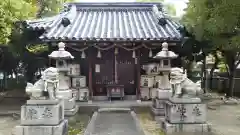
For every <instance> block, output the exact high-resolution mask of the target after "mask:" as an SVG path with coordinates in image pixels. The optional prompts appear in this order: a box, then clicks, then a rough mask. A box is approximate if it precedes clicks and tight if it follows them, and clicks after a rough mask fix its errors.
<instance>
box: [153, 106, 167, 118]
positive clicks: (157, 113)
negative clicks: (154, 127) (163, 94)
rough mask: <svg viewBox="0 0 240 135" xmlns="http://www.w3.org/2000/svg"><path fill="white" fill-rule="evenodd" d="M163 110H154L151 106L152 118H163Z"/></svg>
mask: <svg viewBox="0 0 240 135" xmlns="http://www.w3.org/2000/svg"><path fill="white" fill-rule="evenodd" d="M164 112H165V111H164V108H154V107H153V106H152V107H151V113H152V115H153V116H164V114H165V113H164Z"/></svg>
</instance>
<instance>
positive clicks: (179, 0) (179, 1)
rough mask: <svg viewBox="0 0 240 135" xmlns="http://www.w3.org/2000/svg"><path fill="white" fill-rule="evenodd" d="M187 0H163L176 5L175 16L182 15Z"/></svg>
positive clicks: (96, 0)
mask: <svg viewBox="0 0 240 135" xmlns="http://www.w3.org/2000/svg"><path fill="white" fill-rule="evenodd" d="M80 1H81V2H135V1H136V0H80ZM187 1H188V0H165V2H166V3H172V4H174V5H175V7H176V11H177V14H176V16H178V17H179V16H182V14H184V11H183V10H184V8H186V7H187V4H186V2H187Z"/></svg>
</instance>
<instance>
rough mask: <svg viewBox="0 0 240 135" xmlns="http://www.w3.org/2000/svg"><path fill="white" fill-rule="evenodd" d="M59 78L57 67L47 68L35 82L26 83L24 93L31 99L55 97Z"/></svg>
mask: <svg viewBox="0 0 240 135" xmlns="http://www.w3.org/2000/svg"><path fill="white" fill-rule="evenodd" d="M58 86H59V79H58V69H57V68H53V67H50V68H47V69H46V70H45V71H44V72H43V74H42V76H41V79H40V80H38V81H37V82H36V83H34V85H33V84H31V83H27V87H26V93H27V94H29V95H30V97H31V99H34V100H37V99H39V100H41V99H56V91H58Z"/></svg>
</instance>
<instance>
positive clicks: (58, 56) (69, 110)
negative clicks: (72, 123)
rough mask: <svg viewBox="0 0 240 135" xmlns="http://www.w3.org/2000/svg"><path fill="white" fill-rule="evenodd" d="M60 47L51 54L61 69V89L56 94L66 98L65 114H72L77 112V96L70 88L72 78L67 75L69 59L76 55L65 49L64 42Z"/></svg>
mask: <svg viewBox="0 0 240 135" xmlns="http://www.w3.org/2000/svg"><path fill="white" fill-rule="evenodd" d="M58 48H59V49H58V51H53V52H52V53H51V54H50V55H49V58H50V59H54V60H56V68H57V69H58V70H59V90H58V92H57V94H56V96H57V98H60V99H63V100H64V111H65V116H72V115H75V114H76V112H77V111H78V107H77V106H76V100H75V97H73V91H72V89H70V84H71V83H70V82H71V80H70V77H69V76H68V75H67V73H68V72H69V70H70V68H69V66H68V61H67V60H71V59H73V58H74V57H73V56H72V55H71V54H70V53H69V52H68V51H65V44H64V43H62V42H60V43H59V44H58Z"/></svg>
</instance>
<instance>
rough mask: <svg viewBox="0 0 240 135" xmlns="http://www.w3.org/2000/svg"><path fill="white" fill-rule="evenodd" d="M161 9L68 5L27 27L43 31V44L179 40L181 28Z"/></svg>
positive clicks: (153, 5) (128, 5)
mask: <svg viewBox="0 0 240 135" xmlns="http://www.w3.org/2000/svg"><path fill="white" fill-rule="evenodd" d="M161 7H162V6H161V4H159V3H107V4H106V3H105V4H102V3H69V4H67V5H65V8H64V11H63V12H61V13H60V14H59V15H56V16H53V17H48V18H42V19H38V20H32V21H27V24H28V25H27V26H28V28H31V29H35V30H38V29H44V30H45V33H44V34H43V35H42V36H41V37H40V38H41V39H43V40H77V41H86V40H96V41H99V40H103V41H105V40H120V41H127V40H130V41H131V40H180V39H181V34H180V32H179V31H178V28H179V27H180V24H179V23H177V22H174V21H173V20H171V19H170V18H169V17H167V16H166V15H165V14H164V12H163V11H162V8H161ZM63 24H66V25H65V26H64V25H63ZM68 24H69V25H68Z"/></svg>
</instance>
